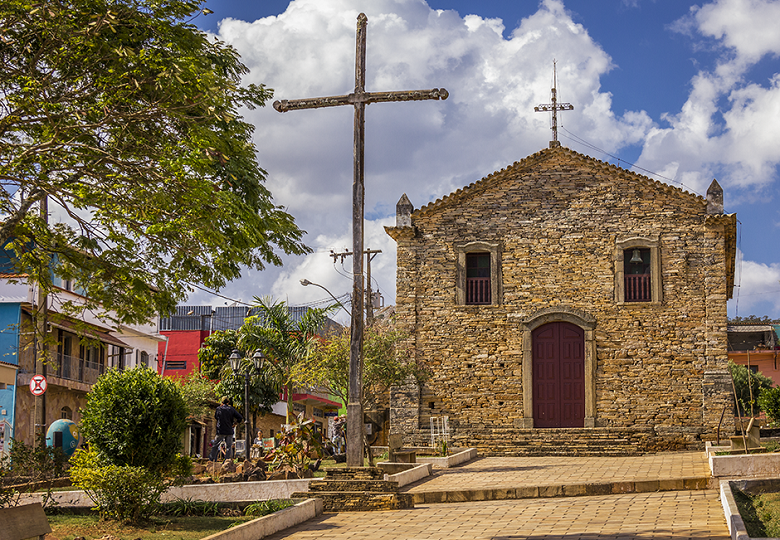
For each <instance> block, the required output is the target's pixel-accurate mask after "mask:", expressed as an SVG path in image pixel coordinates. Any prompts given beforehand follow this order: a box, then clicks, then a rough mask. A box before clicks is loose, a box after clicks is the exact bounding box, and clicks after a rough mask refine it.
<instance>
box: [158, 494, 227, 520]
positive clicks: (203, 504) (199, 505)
mask: <svg viewBox="0 0 780 540" xmlns="http://www.w3.org/2000/svg"><path fill="white" fill-rule="evenodd" d="M160 513H162V514H166V515H169V516H176V517H181V516H217V515H219V503H217V502H214V501H201V500H194V499H191V498H186V499H176V500H175V501H171V502H168V503H163V504H162V505H160Z"/></svg>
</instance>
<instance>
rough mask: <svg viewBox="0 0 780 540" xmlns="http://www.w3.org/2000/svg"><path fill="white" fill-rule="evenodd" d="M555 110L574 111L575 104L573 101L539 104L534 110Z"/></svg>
mask: <svg viewBox="0 0 780 540" xmlns="http://www.w3.org/2000/svg"><path fill="white" fill-rule="evenodd" d="M554 110H559V111H573V110H574V105H572V104H571V103H548V104H546V105H539V106H538V107H534V111H536V112H550V111H554Z"/></svg>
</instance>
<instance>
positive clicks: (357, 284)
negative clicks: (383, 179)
mask: <svg viewBox="0 0 780 540" xmlns="http://www.w3.org/2000/svg"><path fill="white" fill-rule="evenodd" d="M367 24H368V18H367V17H366V15H365V14H364V13H361V14H360V15H358V18H357V39H356V50H355V91H354V92H352V93H351V94H347V95H343V96H332V97H321V98H311V99H292V100H286V99H284V100H281V101H276V102H274V109H276V110H277V111H279V112H287V111H292V110H298V109H319V108H322V107H337V106H339V105H353V106H354V107H355V122H354V131H355V135H354V147H353V154H354V168H353V181H352V252H353V253H363V205H364V198H365V196H364V171H365V166H364V165H365V160H364V149H365V110H366V105H367V104H369V103H383V102H388V101H422V100H426V99H447V96H449V93H448V92H447V90H445V89H444V88H434V89H432V90H408V91H400V92H366V88H365V87H366V26H367ZM352 273H353V276H354V279H353V284H352V325H351V339H350V349H349V404H348V405H347V443H348V444H347V466H348V467H362V466H363V429H364V427H363V408H362V406H361V404H360V398H361V396H362V393H363V388H362V387H363V384H362V381H363V377H362V369H363V362H362V358H363V257H353V258H352Z"/></svg>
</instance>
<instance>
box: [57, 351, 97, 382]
mask: <svg viewBox="0 0 780 540" xmlns="http://www.w3.org/2000/svg"><path fill="white" fill-rule="evenodd" d="M105 371H106V367H105V366H104V365H103V364H98V363H96V362H89V361H88V360H84V359H83V358H78V357H76V356H67V355H64V354H58V355H57V370H56V376H57V377H60V378H61V379H68V380H70V381H79V382H83V383H87V384H95V383H96V382H97V379H98V377H100V376H101V375H102V374H103V373H105Z"/></svg>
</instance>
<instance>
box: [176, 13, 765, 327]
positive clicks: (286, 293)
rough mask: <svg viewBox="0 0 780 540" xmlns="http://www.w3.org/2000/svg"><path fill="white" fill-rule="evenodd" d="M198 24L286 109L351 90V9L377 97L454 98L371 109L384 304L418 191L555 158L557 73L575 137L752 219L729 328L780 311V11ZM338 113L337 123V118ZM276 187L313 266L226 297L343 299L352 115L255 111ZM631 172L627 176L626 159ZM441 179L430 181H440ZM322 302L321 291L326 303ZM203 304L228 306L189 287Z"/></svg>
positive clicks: (269, 274) (260, 278) (294, 263)
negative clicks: (427, 91) (364, 38)
mask: <svg viewBox="0 0 780 540" xmlns="http://www.w3.org/2000/svg"><path fill="white" fill-rule="evenodd" d="M205 7H208V8H209V9H211V10H212V11H214V13H213V14H210V15H208V16H200V17H198V18H197V19H196V20H195V23H196V24H198V25H199V26H200V27H201V28H202V29H204V30H206V31H208V32H211V33H213V34H215V35H216V36H218V37H219V38H220V39H222V40H224V41H226V42H228V43H230V44H232V45H233V46H234V47H235V48H236V49H237V50H238V51H239V53H240V54H241V56H242V60H243V62H244V63H245V64H246V65H247V66H248V67H249V68H250V74H249V75H248V76H247V77H246V80H247V81H248V82H254V83H265V84H266V85H267V86H269V87H271V88H274V90H275V95H276V98H277V99H285V98H288V99H294V98H299V97H313V96H317V95H332V94H343V93H348V92H349V91H351V86H352V85H354V75H353V73H354V71H353V70H354V68H353V65H354V33H355V30H354V28H355V18H356V15H357V13H359V12H361V11H362V12H365V13H366V14H367V15H368V18H369V26H368V55H367V89H368V90H369V91H372V90H401V89H412V88H433V87H445V88H447V89H448V90H449V91H450V94H451V97H450V99H449V100H447V101H446V102H420V103H414V104H409V103H407V104H382V105H374V106H372V107H369V108H368V111H367V126H366V129H367V142H366V145H367V146H366V148H367V156H366V174H367V187H366V216H367V224H366V230H367V238H366V246H367V247H371V248H373V249H381V250H382V251H383V253H382V254H381V255H379V256H378V257H377V258H376V259H375V261H374V267H373V268H372V270H373V273H374V276H375V279H376V281H375V283H374V286H375V287H378V288H379V290H380V291H381V292H382V293H383V295H384V297H385V300H386V302H387V303H393V302H394V296H395V251H394V243H393V241H392V240H391V239H389V237H387V236H386V235H385V234H384V232H383V229H382V227H383V225H387V224H390V223H391V222H392V219H393V216H394V207H395V203H396V201H397V200H398V198H399V197H400V195H401V194H402V193H404V192H406V193H407V194H408V196H409V198H410V200H411V201H412V203H413V204H414V205H415V207H420V206H422V205H424V204H427V203H428V202H431V201H432V200H435V199H436V198H439V197H441V196H443V195H446V194H448V193H450V192H452V191H454V190H455V189H458V188H460V187H463V186H465V185H467V184H469V183H471V182H474V181H476V180H478V179H480V178H481V177H483V176H485V175H487V174H489V173H491V172H492V171H494V170H496V169H499V168H503V167H505V166H506V165H508V164H510V163H512V162H514V161H516V160H519V159H522V158H523V157H525V156H527V155H529V154H532V153H534V152H536V151H538V150H540V149H542V148H544V147H546V146H547V141H548V140H549V138H550V132H549V118H548V117H547V115H546V114H538V113H537V114H534V112H533V105H535V104H539V103H547V102H549V88H550V82H551V78H552V61H553V58H555V59H556V60H557V62H558V82H559V99H560V100H562V101H567V102H571V103H573V104H574V106H575V110H574V111H572V112H567V113H563V114H562V116H561V119H560V120H559V122H560V124H561V125H562V129H561V132H560V137H559V138H560V140H561V142H562V144H564V145H565V146H568V147H570V148H572V149H573V150H576V151H578V152H582V153H585V154H588V155H591V156H593V157H595V158H597V159H600V160H603V161H609V162H613V163H615V162H617V158H619V159H620V165H621V166H624V167H626V168H628V167H629V165H630V164H637V165H638V166H640V167H642V168H643V169H645V170H647V171H652V173H654V174H648V173H647V172H644V171H641V170H640V171H637V172H640V173H641V174H648V175H649V176H653V177H655V178H656V179H658V180H661V181H666V182H668V183H670V184H672V185H675V186H678V187H679V186H680V185H682V186H684V189H687V190H689V191H690V190H692V191H695V192H697V193H699V194H703V193H704V192H705V191H706V187H707V185H709V183H710V182H711V181H712V179H713V178H717V179H718V181H719V182H720V183H721V185H723V187H724V190H725V206H726V211H727V212H736V213H737V218H738V219H739V222H740V240H739V246H738V247H739V250H740V254H739V258H738V276H737V281H738V283H739V285H740V286H739V289H738V290H737V291H735V297H736V298H735V300H732V301H731V302H730V303H729V314H730V315H731V316H734V315H735V314H739V315H742V316H746V315H750V314H754V315H759V316H763V315H769V316H771V317H780V253H779V250H778V247H780V241H778V238H780V203H779V202H778V199H779V197H778V195H780V178H778V164H780V144H778V140H779V139H780V60H779V59H778V55H780V32H778V31H777V29H776V26H777V23H776V21H778V20H780V1H778V0H713V1H709V2H689V1H684V0H655V1H653V0H599V1H598V2H594V1H592V0H543V1H541V2H537V1H517V0H514V1H497V0H481V1H479V2H477V1H468V0H460V1H458V0H429V1H427V2H425V1H424V0H371V1H366V0H294V1H292V2H287V1H278V0H263V1H234V0H207V1H206V3H205ZM341 109H343V110H341ZM246 117H247V119H248V120H249V121H251V122H253V123H254V124H255V125H256V128H257V129H256V135H255V141H256V144H257V147H258V156H259V159H260V162H261V164H262V165H263V166H264V168H265V169H266V170H267V171H268V186H269V188H270V189H271V191H272V193H273V194H274V196H275V199H276V201H277V202H278V203H280V204H283V205H285V206H286V207H288V209H289V210H290V212H291V213H292V214H293V215H294V216H296V219H297V220H298V222H299V223H300V224H301V226H302V227H303V228H304V229H306V230H308V231H309V235H308V236H307V243H308V244H309V245H310V246H311V247H313V248H314V249H315V253H314V254H312V255H310V256H307V257H302V258H291V259H288V260H287V261H286V264H285V267H284V268H282V269H272V270H269V271H265V272H262V273H259V274H258V273H254V274H250V273H249V272H247V273H246V275H245V276H244V278H243V279H242V280H239V281H237V282H235V283H232V284H230V285H229V286H228V287H227V288H226V289H225V290H224V291H222V292H223V293H224V294H225V295H226V296H229V297H231V298H241V299H242V300H243V301H250V300H251V298H252V297H253V296H255V295H264V294H272V295H274V296H276V297H281V298H284V299H287V300H289V301H290V302H291V303H293V304H300V303H306V302H310V301H316V300H319V299H321V298H322V296H323V295H322V294H318V291H317V290H316V289H315V290H312V288H311V287H309V288H305V289H304V288H303V287H301V286H300V285H299V284H298V281H299V280H300V279H302V278H307V279H310V280H311V281H315V282H318V283H321V284H323V285H325V286H326V287H328V288H329V289H330V290H331V291H332V292H333V293H334V294H336V295H337V296H338V295H341V294H343V293H346V292H348V291H349V290H350V289H351V278H350V277H349V275H348V273H349V272H348V270H349V268H351V267H350V265H349V264H346V265H345V266H344V267H342V266H341V264H336V265H334V263H333V260H332V259H331V257H330V256H329V251H330V250H331V249H334V250H336V251H340V250H343V249H344V248H345V247H347V246H351V238H350V226H349V225H350V223H349V219H350V213H349V212H350V202H351V201H350V197H351V188H350V186H351V174H352V148H351V141H352V134H351V130H352V125H351V124H352V113H351V110H347V109H346V108H334V109H329V110H320V111H305V112H294V113H286V114H284V115H281V114H279V113H276V112H275V111H273V110H272V109H271V107H270V106H269V107H266V108H264V109H261V110H257V111H251V112H247V115H246ZM627 164H629V165H627ZM431 179H433V180H431ZM319 293H321V291H319ZM190 301H191V302H193V303H201V302H202V303H214V304H221V303H222V302H223V301H224V300H222V299H215V298H210V297H207V296H205V295H203V294H202V293H195V294H194V295H193V297H191V299H190Z"/></svg>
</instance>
